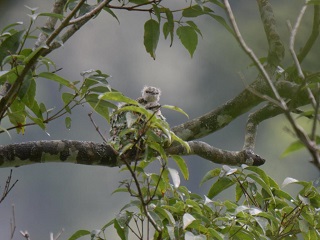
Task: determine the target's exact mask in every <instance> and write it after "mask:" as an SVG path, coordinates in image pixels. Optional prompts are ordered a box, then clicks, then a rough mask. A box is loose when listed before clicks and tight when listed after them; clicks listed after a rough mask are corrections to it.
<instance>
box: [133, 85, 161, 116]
mask: <svg viewBox="0 0 320 240" xmlns="http://www.w3.org/2000/svg"><path fill="white" fill-rule="evenodd" d="M141 93H142V96H141V97H139V98H138V99H137V102H138V103H140V104H141V105H143V106H144V107H145V108H146V109H148V110H151V111H155V112H156V116H158V117H160V118H161V119H162V120H165V117H164V116H162V114H161V110H160V107H161V105H160V103H159V100H160V96H161V90H160V89H159V88H156V87H151V86H144V87H143V89H142V91H141Z"/></svg>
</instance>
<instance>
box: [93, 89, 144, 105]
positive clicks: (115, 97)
mask: <svg viewBox="0 0 320 240" xmlns="http://www.w3.org/2000/svg"><path fill="white" fill-rule="evenodd" d="M98 99H101V100H107V101H116V102H123V103H127V104H133V105H136V106H138V105H139V104H138V102H137V101H135V100H133V99H131V98H128V97H126V96H124V95H123V94H122V93H121V92H106V93H103V94H100V95H99V96H98Z"/></svg>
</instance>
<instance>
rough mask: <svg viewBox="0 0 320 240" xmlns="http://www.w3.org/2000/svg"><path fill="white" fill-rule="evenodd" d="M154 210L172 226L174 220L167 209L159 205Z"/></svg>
mask: <svg viewBox="0 0 320 240" xmlns="http://www.w3.org/2000/svg"><path fill="white" fill-rule="evenodd" d="M154 211H155V212H156V213H157V214H158V216H160V217H163V218H166V219H167V220H168V221H169V222H170V224H171V225H173V226H174V224H175V222H176V221H175V220H174V217H173V216H172V214H171V213H170V212H169V211H168V210H166V209H164V208H161V207H156V208H155V209H154Z"/></svg>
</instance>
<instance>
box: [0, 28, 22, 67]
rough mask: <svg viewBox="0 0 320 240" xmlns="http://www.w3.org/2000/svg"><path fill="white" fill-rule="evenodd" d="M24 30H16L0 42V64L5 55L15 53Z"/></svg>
mask: <svg viewBox="0 0 320 240" xmlns="http://www.w3.org/2000/svg"><path fill="white" fill-rule="evenodd" d="M24 32H25V31H24V30H22V31H18V32H16V33H14V34H12V35H11V36H9V37H7V38H6V39H5V40H4V41H3V42H2V43H0V65H2V61H3V59H4V58H5V57H6V56H8V55H11V54H15V53H16V51H17V50H18V48H19V45H20V41H21V37H22V35H23V34H24Z"/></svg>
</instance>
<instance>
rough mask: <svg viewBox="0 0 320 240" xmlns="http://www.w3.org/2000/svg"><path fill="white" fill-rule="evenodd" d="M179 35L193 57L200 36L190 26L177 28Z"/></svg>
mask: <svg viewBox="0 0 320 240" xmlns="http://www.w3.org/2000/svg"><path fill="white" fill-rule="evenodd" d="M177 35H178V37H179V39H180V41H181V43H182V44H183V46H184V47H185V48H186V49H187V50H188V52H189V53H190V55H191V57H192V56H193V53H194V51H195V50H196V48H197V45H198V35H197V33H196V31H195V30H194V28H193V27H190V26H180V27H178V28H177Z"/></svg>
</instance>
